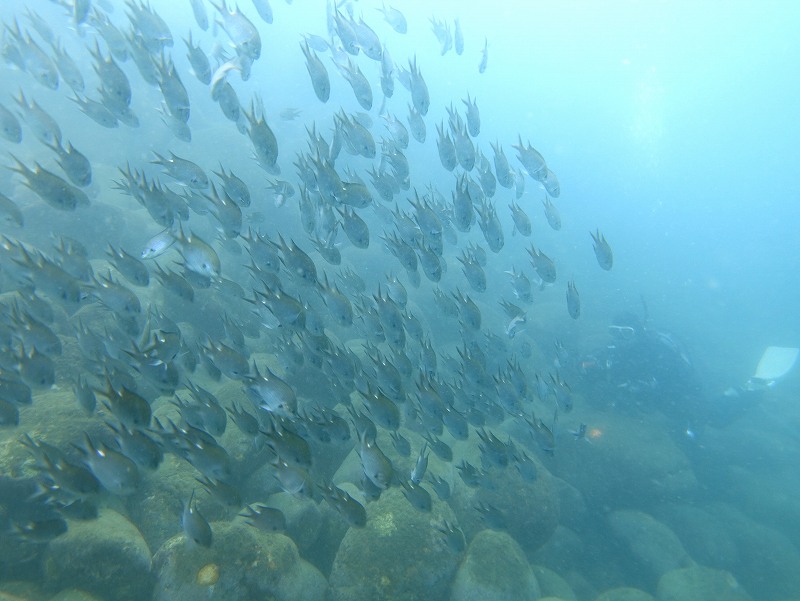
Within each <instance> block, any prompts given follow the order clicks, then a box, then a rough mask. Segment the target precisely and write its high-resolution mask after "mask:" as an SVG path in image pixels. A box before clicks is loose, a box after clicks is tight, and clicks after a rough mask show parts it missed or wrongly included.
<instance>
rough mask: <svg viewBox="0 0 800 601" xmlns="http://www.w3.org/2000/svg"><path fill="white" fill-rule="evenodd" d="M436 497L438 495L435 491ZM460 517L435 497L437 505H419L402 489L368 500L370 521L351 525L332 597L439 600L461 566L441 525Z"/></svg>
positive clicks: (333, 600) (340, 600)
mask: <svg viewBox="0 0 800 601" xmlns="http://www.w3.org/2000/svg"><path fill="white" fill-rule="evenodd" d="M433 496H434V497H435V495H433ZM445 519H446V520H448V521H449V522H455V517H454V516H453V512H452V511H451V510H450V508H449V507H448V506H447V505H446V504H445V503H443V502H442V501H439V500H437V499H435V498H434V501H433V509H432V511H431V512H430V513H423V512H420V511H417V510H416V509H414V508H413V507H412V506H411V504H410V503H409V502H408V501H407V500H406V499H405V497H404V496H403V494H402V492H401V491H400V489H399V488H397V487H394V488H390V489H388V490H386V491H384V492H383V494H382V495H381V498H380V499H378V500H377V501H374V502H372V503H369V504H368V505H367V525H366V526H365V527H364V528H350V529H349V530H348V531H347V534H345V536H344V539H342V543H341V544H340V545H339V551H338V552H337V554H336V559H335V560H334V562H333V567H332V568H331V576H330V580H329V582H330V590H329V596H328V598H329V600H330V601H360V600H362V599H369V600H370V601H380V600H382V599H391V600H392V601H415V600H417V599H425V600H426V601H439V600H441V599H446V598H447V590H448V587H449V585H450V581H451V580H452V578H453V574H454V573H455V571H456V566H457V563H458V557H457V555H456V554H455V553H453V551H451V550H450V549H449V548H448V547H447V546H446V545H445V544H444V543H443V542H442V540H441V536H440V534H439V532H438V531H437V529H436V526H437V525H441V524H442V522H443V520H445Z"/></svg>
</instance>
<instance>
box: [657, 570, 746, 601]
mask: <svg viewBox="0 0 800 601" xmlns="http://www.w3.org/2000/svg"><path fill="white" fill-rule="evenodd" d="M657 597H658V601H709V599H713V600H714V601H751V599H750V596H749V595H748V594H747V593H746V592H745V591H744V589H743V588H742V587H741V586H740V585H739V583H738V582H737V581H736V579H735V578H734V577H733V575H732V574H731V573H730V572H726V571H725V570H715V569H713V568H706V567H704V566H692V567H690V568H681V569H678V570H672V571H670V572H667V573H666V574H664V575H663V576H662V577H661V579H660V580H659V581H658V592H657Z"/></svg>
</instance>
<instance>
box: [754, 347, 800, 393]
mask: <svg viewBox="0 0 800 601" xmlns="http://www.w3.org/2000/svg"><path fill="white" fill-rule="evenodd" d="M798 354H800V349H796V348H788V347H783V346H768V347H767V348H766V349H765V350H764V353H763V354H762V355H761V360H760V361H759V362H758V367H757V368H756V373H754V374H753V377H751V378H750V381H749V382H748V383H749V384H753V385H761V386H771V385H772V384H774V383H775V381H776V380H778V379H779V378H781V377H783V376H785V375H786V374H788V373H789V371H791V369H792V368H793V367H794V364H795V362H796V361H797V356H798Z"/></svg>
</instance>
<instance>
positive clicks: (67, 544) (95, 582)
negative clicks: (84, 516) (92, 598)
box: [43, 509, 154, 601]
mask: <svg viewBox="0 0 800 601" xmlns="http://www.w3.org/2000/svg"><path fill="white" fill-rule="evenodd" d="M150 562H151V556H150V549H149V548H148V547H147V543H146V542H145V541H144V538H142V535H141V533H140V532H139V530H137V528H136V526H134V525H133V524H132V523H131V522H130V521H129V520H128V519H127V518H126V517H124V516H122V515H120V514H118V513H117V512H115V511H112V510H110V509H101V510H100V513H99V515H98V518H97V519H96V520H90V521H85V522H81V521H70V522H69V529H68V530H67V532H66V533H65V534H63V535H62V536H59V537H58V538H56V539H53V540H52V541H50V544H49V545H48V548H47V552H46V554H45V557H44V564H43V565H44V572H45V578H46V581H47V584H48V586H50V587H51V588H55V589H56V590H60V589H64V588H77V589H81V590H85V591H87V592H89V593H91V594H93V595H97V596H99V597H101V598H105V599H114V600H115V601H126V600H128V599H130V600H131V601H141V600H142V599H148V598H149V597H150V594H151V591H152V589H153V582H154V578H153V574H152V572H151V570H150Z"/></svg>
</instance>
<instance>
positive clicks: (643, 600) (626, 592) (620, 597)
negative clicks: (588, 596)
mask: <svg viewBox="0 0 800 601" xmlns="http://www.w3.org/2000/svg"><path fill="white" fill-rule="evenodd" d="M594 601H655V598H654V597H653V595H651V594H649V593H645V592H644V591H640V590H639V589H638V588H630V587H627V586H623V587H621V588H613V589H611V590H608V591H605V592H603V593H600V595H598V596H597V597H596V598H595V600H594Z"/></svg>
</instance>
